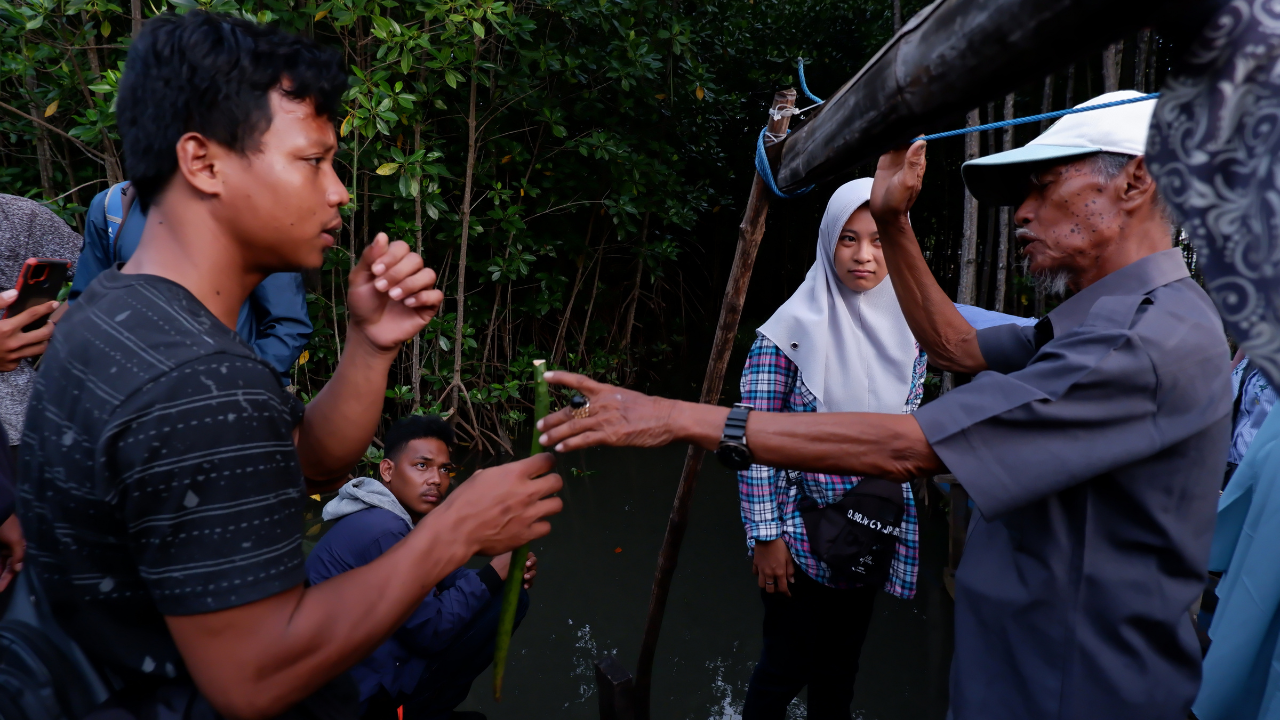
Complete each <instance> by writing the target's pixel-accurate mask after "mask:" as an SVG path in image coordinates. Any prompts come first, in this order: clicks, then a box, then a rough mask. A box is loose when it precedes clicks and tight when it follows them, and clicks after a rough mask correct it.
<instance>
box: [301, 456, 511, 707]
mask: <svg viewBox="0 0 1280 720" xmlns="http://www.w3.org/2000/svg"><path fill="white" fill-rule="evenodd" d="M324 519H325V520H337V521H338V522H337V523H336V524H335V525H334V526H333V527H332V528H330V529H329V531H328V532H327V533H325V535H324V537H323V538H321V539H320V542H319V543H317V544H316V547H315V549H314V550H312V551H311V555H310V556H309V557H307V579H308V580H309V581H310V583H311V584H312V585H318V584H320V583H322V582H324V581H325V580H328V579H329V578H331V577H333V576H335V575H339V574H341V573H344V572H346V571H348V570H352V569H354V568H358V567H360V566H361V565H364V564H366V563H368V562H371V561H372V560H374V559H375V558H377V557H378V556H379V555H381V554H382V553H384V552H386V551H387V550H389V549H390V548H391V547H392V546H393V545H395V544H396V543H398V542H400V539H401V538H403V537H404V536H406V535H408V534H409V531H410V530H412V529H413V525H412V522H411V520H410V519H409V514H408V513H407V512H406V511H405V510H404V508H403V507H401V506H400V503H399V502H398V501H397V500H396V498H395V495H393V494H392V493H391V491H390V490H388V489H387V488H386V486H384V485H383V484H382V483H380V482H378V481H377V480H374V479H372V478H356V479H354V480H352V481H350V482H348V483H347V484H346V485H343V486H342V489H340V490H339V491H338V496H337V497H336V498H334V499H333V500H331V501H329V503H328V504H327V505H325V507H324ZM501 588H502V579H501V578H499V577H498V573H497V571H495V570H494V569H493V567H491V566H489V565H485V566H484V567H483V568H481V569H480V570H479V571H476V570H470V569H467V568H458V569H457V570H455V571H453V572H452V573H450V574H449V575H448V576H447V577H445V579H444V580H442V581H441V582H440V584H439V585H437V586H436V589H435V590H434V591H433V592H432V593H431V594H430V595H428V596H427V597H426V598H425V599H424V600H423V601H422V604H421V605H419V606H418V609H417V610H415V611H414V612H413V614H412V615H410V616H409V619H408V620H407V621H405V623H404V625H402V626H401V627H400V629H399V630H397V631H396V632H395V634H393V635H392V636H391V637H390V638H389V639H388V640H387V641H386V642H384V643H383V644H382V645H380V646H379V647H378V649H377V650H374V651H373V653H372V654H371V655H370V656H369V657H367V658H365V659H364V660H362V661H360V663H359V664H357V665H356V666H355V667H353V668H352V669H351V676H352V678H353V679H354V680H355V681H356V684H357V685H358V686H359V687H360V701H361V702H362V703H363V702H366V701H368V700H369V698H371V697H373V696H374V695H376V694H377V692H378V688H380V687H383V688H386V690H387V692H388V693H389V694H390V696H391V697H392V698H393V699H394V698H398V697H402V696H406V695H408V694H409V693H410V692H412V691H413V689H414V687H415V686H416V685H417V684H418V681H419V680H420V679H421V678H422V673H423V670H424V669H425V668H426V667H427V666H428V665H429V664H430V659H431V656H432V655H434V654H436V653H439V652H441V651H443V650H444V649H445V648H447V647H448V646H449V644H450V643H451V642H452V641H453V640H454V639H455V638H456V637H457V636H458V634H459V632H460V631H461V630H463V628H465V627H466V626H467V624H468V623H469V622H470V621H471V619H472V618H473V617H475V616H476V615H477V614H478V613H479V612H480V611H481V609H482V608H484V606H485V605H486V604H487V603H488V602H489V600H490V599H491V598H494V597H498V596H499V594H500V592H501Z"/></svg>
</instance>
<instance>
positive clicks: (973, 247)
mask: <svg viewBox="0 0 1280 720" xmlns="http://www.w3.org/2000/svg"><path fill="white" fill-rule="evenodd" d="M979 123H980V120H979V118H978V109H977V108H974V109H972V110H970V111H969V114H968V115H966V116H965V123H964V124H965V127H974V126H975V125H978V124H979ZM978 152H979V139H978V133H969V134H968V135H965V136H964V159H965V161H966V162H967V161H969V160H976V159H977V157H978ZM963 223H964V226H963V228H964V238H963V240H962V241H961V244H960V287H959V289H958V290H956V302H958V303H961V304H963V305H972V304H973V298H974V295H975V292H974V291H975V289H976V288H975V287H974V280H975V275H976V270H977V269H978V265H977V263H978V199H977V198H975V197H974V196H973V195H971V194H969V191H968V190H967V189H966V190H965V191H964V220H963Z"/></svg>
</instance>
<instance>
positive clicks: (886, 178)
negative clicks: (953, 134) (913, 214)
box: [869, 140, 925, 235]
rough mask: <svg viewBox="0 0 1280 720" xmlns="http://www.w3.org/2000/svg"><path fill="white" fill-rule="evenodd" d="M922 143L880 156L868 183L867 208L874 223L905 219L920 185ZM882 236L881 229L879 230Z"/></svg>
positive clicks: (922, 172)
mask: <svg viewBox="0 0 1280 720" xmlns="http://www.w3.org/2000/svg"><path fill="white" fill-rule="evenodd" d="M924 170H925V142H924V141H923V140H918V141H916V142H914V143H912V144H911V145H910V147H900V148H897V149H896V150H890V151H889V152H887V153H885V154H884V155H881V156H880V162H879V163H878V164H877V165H876V177H875V182H874V183H873V184H872V185H871V200H870V208H869V209H870V210H871V216H872V217H873V218H875V219H876V224H878V225H884V224H886V223H892V222H899V221H902V220H905V219H906V217H907V212H908V211H910V210H911V206H912V205H914V204H915V202H916V198H917V197H919V196H920V188H921V187H922V186H923V185H924ZM880 234H881V235H884V234H885V232H884V228H883V227H882V228H881V229H880Z"/></svg>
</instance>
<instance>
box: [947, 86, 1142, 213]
mask: <svg viewBox="0 0 1280 720" xmlns="http://www.w3.org/2000/svg"><path fill="white" fill-rule="evenodd" d="M1142 96H1143V93H1140V92H1135V91H1133V90H1120V91H1117V92H1112V93H1107V94H1105V95H1099V96H1098V97H1096V98H1094V99H1092V100H1089V101H1087V102H1084V103H1081V104H1079V105H1077V106H1076V107H1086V106H1089V105H1101V104H1103V103H1109V102H1115V101H1117V100H1128V99H1130V98H1136V97H1142ZM1155 109H1156V103H1155V99H1154V98H1152V99H1151V100H1150V101H1147V102H1135V103H1129V104H1128V105H1117V106H1115V107H1109V108H1103V109H1101V110H1091V111H1089V112H1082V113H1076V114H1074V115H1065V116H1063V117H1061V118H1059V119H1058V121H1057V122H1055V123H1054V124H1053V125H1051V126H1049V129H1048V130H1045V131H1044V132H1042V133H1040V136H1039V137H1037V138H1036V139H1035V140H1032V141H1031V142H1029V143H1027V144H1026V145H1024V146H1023V147H1020V148H1016V149H1014V150H1006V151H1004V152H1002V153H996V154H994V155H988V156H986V157H980V158H978V159H976V160H970V161H969V162H967V163H965V164H964V165H961V166H960V175H961V176H962V177H963V178H964V184H965V187H967V188H969V192H970V193H971V194H972V195H973V196H974V197H975V198H977V199H978V200H979V201H981V202H986V203H993V204H996V205H1018V204H1021V203H1022V201H1023V200H1025V199H1026V196H1027V184H1028V182H1029V173H1030V171H1031V166H1033V165H1049V166H1051V165H1056V164H1060V162H1061V161H1066V160H1070V159H1071V158H1077V157H1083V156H1085V155H1092V154H1094V153H1100V152H1108V153H1120V154H1122V155H1143V154H1145V153H1146V151H1147V129H1148V128H1149V127H1151V115H1152V113H1154V112H1155ZM1055 161H1057V162H1055Z"/></svg>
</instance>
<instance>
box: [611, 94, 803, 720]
mask: <svg viewBox="0 0 1280 720" xmlns="http://www.w3.org/2000/svg"><path fill="white" fill-rule="evenodd" d="M795 104H796V91H795V90H783V91H782V92H779V93H777V94H775V95H774V96H773V110H774V111H777V110H781V109H783V108H793V107H795ZM790 124H791V116H790V115H784V116H779V115H778V114H777V113H776V112H771V113H770V114H769V133H770V134H772V135H774V136H776V137H781V136H784V135H786V133H787V126H788V125H790ZM768 212H769V190H768V189H767V188H766V187H765V184H764V181H763V180H761V179H760V176H759V175H758V174H757V175H756V177H755V182H753V183H752V185H751V195H750V196H749V197H748V198H747V211H746V213H745V214H744V215H743V218H742V224H741V225H739V226H738V249H737V251H736V252H735V253H734V255H733V270H732V271H731V272H730V274H729V284H728V286H727V287H726V288H725V291H724V304H723V305H721V306H720V322H719V324H718V325H717V326H716V339H715V344H714V345H713V346H712V348H711V358H710V359H709V360H708V361H707V374H706V376H705V377H704V378H703V381H702V400H701V401H702V402H703V403H708V404H713V405H714V404H716V403H718V402H719V401H720V390H721V388H722V387H723V386H724V374H725V370H726V369H727V368H728V365H729V353H730V352H731V351H732V350H733V340H734V338H735V337H737V335H738V320H739V319H740V318H741V317H742V304H743V300H745V299H746V296H747V285H748V284H749V283H750V282H751V270H752V268H753V267H754V266H755V262H756V251H757V250H759V248H760V239H761V238H762V237H764V219H765V215H766V214H768ZM705 454H706V453H705V452H704V451H703V450H702V449H701V448H698V447H693V446H691V447H690V448H689V454H688V455H687V456H686V457H685V461H684V470H683V472H681V473H680V485H679V486H678V487H677V488H676V499H675V503H674V504H673V505H672V507H671V517H670V519H668V520H667V533H666V536H665V537H663V539H662V551H661V552H660V553H659V554H658V569H657V571H656V572H655V573H654V578H653V591H652V593H651V594H650V596H649V615H648V617H646V618H645V623H644V639H643V640H642V641H641V643H640V659H639V661H638V662H637V663H636V684H635V698H636V718H637V720H649V708H650V703H649V700H650V690H651V688H652V684H653V658H654V654H655V652H656V651H657V647H658V634H659V633H660V632H661V631H662V616H663V613H664V612H665V611H666V608H667V595H668V594H669V593H670V591H671V578H672V577H673V576H674V575H675V572H676V562H677V560H678V559H679V557H680V543H681V542H682V541H683V540H684V532H685V529H686V528H687V527H688V524H689V505H690V504H691V503H692V502H693V488H694V483H695V481H696V480H697V479H698V470H700V469H701V468H702V458H703V456H704V455H705Z"/></svg>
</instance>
